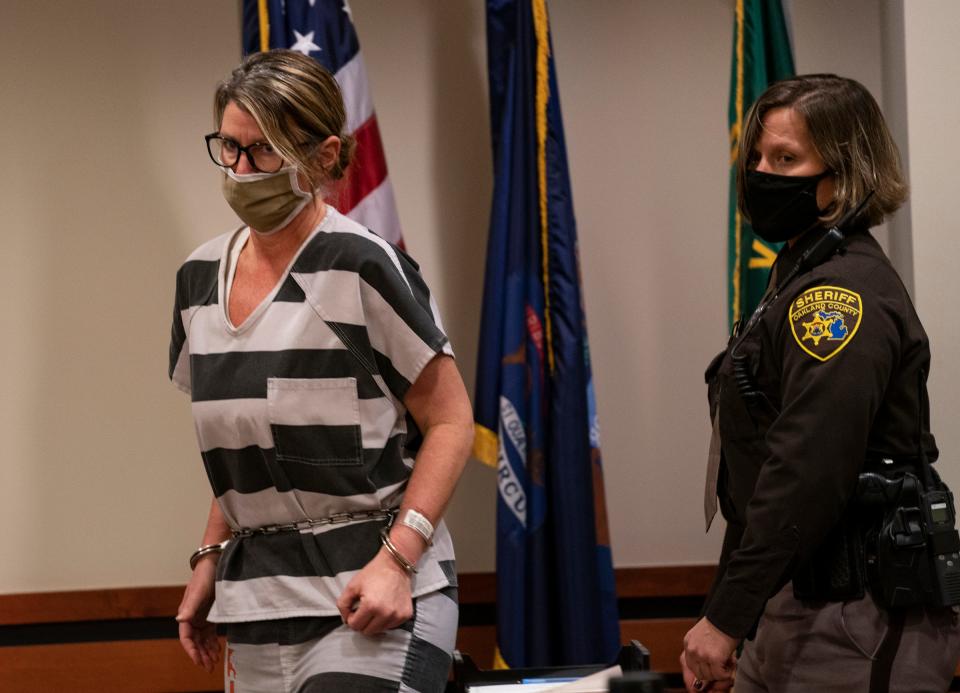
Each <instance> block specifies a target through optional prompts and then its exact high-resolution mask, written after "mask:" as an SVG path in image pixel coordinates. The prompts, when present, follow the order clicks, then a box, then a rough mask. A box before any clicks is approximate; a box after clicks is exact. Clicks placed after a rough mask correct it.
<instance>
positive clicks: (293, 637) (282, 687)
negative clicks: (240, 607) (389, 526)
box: [224, 587, 457, 693]
mask: <svg viewBox="0 0 960 693" xmlns="http://www.w3.org/2000/svg"><path fill="white" fill-rule="evenodd" d="M456 600H457V596H456V589H455V588H452V587H451V588H447V589H444V590H441V591H436V592H432V593H430V594H428V595H425V596H423V597H420V598H418V599H416V600H414V616H413V618H412V619H411V620H409V621H407V622H406V623H404V624H403V625H401V626H400V627H399V628H394V629H392V630H389V631H387V632H386V633H384V634H383V635H379V636H377V637H374V638H368V637H366V636H365V635H362V634H361V633H357V632H356V631H353V630H351V629H349V628H348V627H346V626H345V625H343V623H342V622H341V620H340V618H339V617H333V618H323V619H287V620H285V621H283V620H281V621H267V622H262V623H253V624H240V625H232V624H231V625H228V626H227V651H226V657H225V658H224V659H225V668H226V672H225V674H226V676H225V681H226V683H227V685H228V686H229V685H231V684H232V685H233V686H234V690H236V691H238V693H239V692H240V691H242V692H243V693H261V692H262V693H267V692H269V693H316V692H319V691H351V693H385V692H387V691H391V692H409V693H439V692H440V691H443V690H444V688H445V686H446V683H447V674H448V672H449V670H450V662H451V653H452V652H453V647H454V643H455V640H456V633H457V601H456Z"/></svg>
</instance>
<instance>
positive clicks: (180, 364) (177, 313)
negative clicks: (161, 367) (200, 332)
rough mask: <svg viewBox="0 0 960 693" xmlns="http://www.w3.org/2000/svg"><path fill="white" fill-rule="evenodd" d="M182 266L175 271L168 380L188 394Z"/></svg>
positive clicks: (188, 357)
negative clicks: (175, 287)
mask: <svg viewBox="0 0 960 693" xmlns="http://www.w3.org/2000/svg"><path fill="white" fill-rule="evenodd" d="M185 291H186V289H185V286H184V281H183V268H181V269H180V271H179V272H177V289H176V293H175V295H174V300H173V325H172V326H171V328H170V366H169V371H168V375H169V376H170V381H171V382H172V383H173V384H174V385H175V386H176V387H177V388H178V389H180V390H182V391H183V392H186V393H187V394H190V392H191V384H190V345H189V344H188V342H187V330H186V324H185V315H186V313H187V308H188V307H189V301H188V300H187V296H186V294H185Z"/></svg>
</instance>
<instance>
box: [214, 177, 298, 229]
mask: <svg viewBox="0 0 960 693" xmlns="http://www.w3.org/2000/svg"><path fill="white" fill-rule="evenodd" d="M224 173H225V174H226V175H225V176H224V177H223V197H224V198H225V199H226V201H227V204H229V205H230V206H231V207H232V208H233V211H234V212H236V213H237V216H238V217H240V218H241V219H242V220H243V222H244V223H245V224H246V225H247V226H249V227H250V228H251V229H252V230H254V231H256V232H257V233H259V234H261V235H266V234H271V233H276V232H277V231H279V230H280V229H282V228H283V227H285V226H286V225H287V224H289V223H290V222H291V221H293V218H294V217H295V216H297V215H298V214H299V213H300V212H301V211H302V210H303V208H304V207H306V206H307V204H309V202H310V200H311V199H312V195H311V194H310V193H309V192H306V191H305V190H302V189H301V188H300V184H299V182H298V181H297V169H296V168H294V167H293V166H287V167H285V168H282V169H280V170H279V171H277V172H276V173H234V172H233V171H232V170H231V169H229V168H228V169H225V170H224Z"/></svg>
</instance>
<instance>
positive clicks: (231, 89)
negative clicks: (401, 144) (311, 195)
mask: <svg viewBox="0 0 960 693" xmlns="http://www.w3.org/2000/svg"><path fill="white" fill-rule="evenodd" d="M231 101H233V102H234V103H236V104H237V106H239V107H240V108H241V109H242V110H244V111H245V112H247V113H249V114H250V116H252V117H253V119H254V120H255V121H256V123H257V125H258V126H259V128H260V130H261V131H262V132H263V135H264V137H266V139H267V142H269V143H270V145H271V146H272V147H273V148H274V149H275V150H276V151H277V152H278V153H279V154H280V156H282V157H283V159H284V160H285V161H287V162H288V163H290V164H292V165H294V166H295V167H296V168H297V170H298V171H299V172H300V173H302V174H303V175H304V176H306V178H307V180H308V181H309V182H310V185H311V188H312V189H313V190H317V189H320V188H323V187H324V186H325V185H326V184H328V183H329V182H330V181H335V180H340V179H341V178H343V176H344V174H345V172H346V170H347V167H348V166H349V165H350V161H351V159H352V157H353V150H354V146H355V141H354V138H353V137H352V136H351V135H350V134H349V133H347V132H345V131H344V129H345V127H346V122H347V112H346V108H345V107H344V105H343V96H342V95H341V93H340V86H339V85H338V84H337V80H335V79H334V78H333V75H331V74H330V73H329V72H328V71H327V70H326V69H324V67H323V66H322V65H320V64H319V63H318V62H317V61H316V60H313V59H312V58H308V57H307V56H305V55H303V54H302V53H298V52H296V51H291V50H285V49H274V50H271V51H266V52H264V53H253V54H251V55H249V56H247V57H246V58H245V59H244V61H243V62H242V63H241V64H240V66H239V67H237V68H236V69H235V70H234V71H233V73H232V74H231V75H230V78H229V79H226V80H224V81H223V82H220V84H218V85H217V89H216V92H215V93H214V97H213V119H214V125H215V126H216V128H217V130H219V129H220V124H221V122H222V121H223V112H224V110H225V109H226V107H227V104H229V103H230V102H231ZM331 135H335V136H336V137H338V138H340V155H339V157H338V159H337V161H335V162H334V163H333V165H332V166H327V167H324V165H323V163H322V162H321V161H320V160H319V157H317V156H316V148H317V146H318V145H320V144H321V143H322V142H323V141H324V140H326V139H327V138H328V137H330V136H331Z"/></svg>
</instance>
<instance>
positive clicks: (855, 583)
mask: <svg viewBox="0 0 960 693" xmlns="http://www.w3.org/2000/svg"><path fill="white" fill-rule="evenodd" d="M863 538H864V528H863V527H862V526H861V523H860V520H859V518H858V517H857V516H856V513H854V512H851V511H848V512H847V513H846V515H845V516H844V518H843V519H842V520H841V521H840V523H839V524H838V525H837V526H836V527H834V528H833V530H831V532H830V534H828V535H827V538H826V539H824V541H823V543H822V544H820V546H819V547H818V548H817V550H816V552H815V553H814V555H813V556H812V557H811V558H810V560H809V561H807V562H806V563H804V564H803V565H801V566H800V567H799V568H798V569H797V570H796V572H795V573H794V575H793V596H794V597H796V598H797V599H800V600H806V601H828V602H834V601H846V600H850V599H861V598H862V597H863V596H864V594H866V588H867V578H866V566H865V560H864V545H863Z"/></svg>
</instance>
